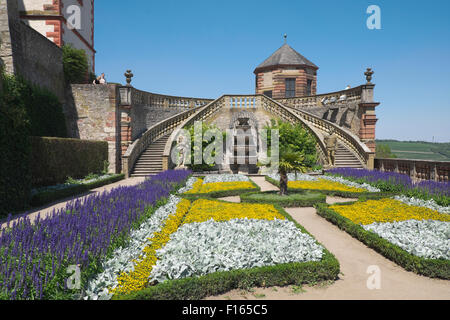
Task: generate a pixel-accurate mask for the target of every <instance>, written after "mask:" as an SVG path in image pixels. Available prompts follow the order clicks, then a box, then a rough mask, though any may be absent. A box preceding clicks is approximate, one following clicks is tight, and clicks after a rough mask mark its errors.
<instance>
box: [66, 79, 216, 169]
mask: <svg viewBox="0 0 450 320" xmlns="http://www.w3.org/2000/svg"><path fill="white" fill-rule="evenodd" d="M65 100H66V103H65V104H64V113H65V116H66V123H67V127H68V135H69V137H71V138H78V139H85V140H99V141H107V142H108V145H109V162H110V168H109V169H110V171H111V172H121V158H122V155H123V154H124V153H125V152H126V151H127V149H128V147H129V146H130V145H131V143H132V142H133V141H135V140H136V139H138V138H139V137H140V136H141V135H142V134H143V133H144V132H145V131H147V130H148V129H149V128H150V127H152V126H153V125H155V124H156V123H158V122H160V121H163V120H165V119H168V118H170V117H172V116H174V115H176V114H178V113H181V112H183V111H186V110H188V109H189V108H194V107H197V106H200V105H204V104H206V103H208V102H209V101H210V100H209V99H195V98H182V97H172V96H164V95H158V94H152V93H149V92H145V91H140V90H137V89H135V88H133V87H127V86H121V85H118V84H108V85H93V84H76V85H70V86H69V87H68V89H67V91H66V98H65Z"/></svg>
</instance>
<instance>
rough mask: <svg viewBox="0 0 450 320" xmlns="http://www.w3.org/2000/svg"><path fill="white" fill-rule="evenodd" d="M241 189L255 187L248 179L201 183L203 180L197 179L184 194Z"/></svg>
mask: <svg viewBox="0 0 450 320" xmlns="http://www.w3.org/2000/svg"><path fill="white" fill-rule="evenodd" d="M241 189H249V190H251V189H256V187H255V186H254V185H253V184H252V183H251V182H250V181H236V182H211V183H205V184H203V180H201V179H199V180H198V181H197V182H195V183H194V185H193V188H192V189H191V190H189V191H187V192H186V194H193V193H211V192H216V191H229V190H241Z"/></svg>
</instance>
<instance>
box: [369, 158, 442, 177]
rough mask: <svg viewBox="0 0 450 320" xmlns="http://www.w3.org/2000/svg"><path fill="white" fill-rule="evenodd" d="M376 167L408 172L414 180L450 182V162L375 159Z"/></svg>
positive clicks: (383, 169) (381, 169)
mask: <svg viewBox="0 0 450 320" xmlns="http://www.w3.org/2000/svg"><path fill="white" fill-rule="evenodd" d="M375 169H377V170H380V171H390V172H397V173H403V174H407V175H409V176H410V177H411V179H412V180H413V181H423V180H432V181H437V182H448V181H449V177H450V162H448V161H447V162H446V161H433V160H409V159H375Z"/></svg>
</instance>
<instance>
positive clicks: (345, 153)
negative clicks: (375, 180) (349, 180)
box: [334, 143, 364, 169]
mask: <svg viewBox="0 0 450 320" xmlns="http://www.w3.org/2000/svg"><path fill="white" fill-rule="evenodd" d="M335 158H336V159H335V161H334V165H335V167H337V168H356V169H362V168H364V167H363V165H362V163H361V161H359V160H358V158H357V157H356V156H355V155H354V154H353V153H352V152H351V151H350V150H348V149H347V148H346V147H345V146H344V145H343V144H341V143H338V146H337V148H336V154H335Z"/></svg>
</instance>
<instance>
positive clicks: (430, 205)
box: [394, 195, 450, 214]
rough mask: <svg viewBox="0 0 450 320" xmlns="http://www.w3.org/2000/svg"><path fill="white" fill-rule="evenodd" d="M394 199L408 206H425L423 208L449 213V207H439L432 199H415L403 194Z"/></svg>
mask: <svg viewBox="0 0 450 320" xmlns="http://www.w3.org/2000/svg"><path fill="white" fill-rule="evenodd" d="M394 199H395V200H398V201H401V202H403V203H405V204H407V205H410V206H416V207H425V208H429V209H432V210H435V211H437V212H440V213H446V214H450V207H441V206H440V205H438V204H437V203H436V201H434V200H433V199H431V200H422V199H416V198H408V197H406V196H403V195H402V196H395V197H394Z"/></svg>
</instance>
